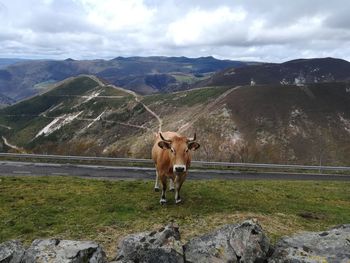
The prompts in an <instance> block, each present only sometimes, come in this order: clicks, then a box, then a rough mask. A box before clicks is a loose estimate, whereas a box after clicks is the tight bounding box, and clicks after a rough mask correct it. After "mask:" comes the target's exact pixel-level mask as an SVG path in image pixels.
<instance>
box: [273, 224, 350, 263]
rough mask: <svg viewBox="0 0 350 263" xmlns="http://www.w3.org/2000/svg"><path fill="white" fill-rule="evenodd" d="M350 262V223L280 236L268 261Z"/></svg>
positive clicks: (305, 262) (294, 262)
mask: <svg viewBox="0 0 350 263" xmlns="http://www.w3.org/2000/svg"><path fill="white" fill-rule="evenodd" d="M280 262H281V263H282V262H293V263H313V262H333V263H337V262H339V263H345V262H346V263H348V262H350V225H341V226H338V227H335V228H332V229H330V230H328V231H324V232H306V233H302V234H298V235H294V236H292V237H284V238H282V239H281V240H280V241H279V242H278V243H277V245H276V249H275V252H274V253H273V255H272V256H271V258H270V259H269V263H280Z"/></svg>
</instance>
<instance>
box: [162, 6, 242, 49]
mask: <svg viewBox="0 0 350 263" xmlns="http://www.w3.org/2000/svg"><path fill="white" fill-rule="evenodd" d="M246 16H247V14H246V12H245V11H244V10H243V9H241V8H237V10H231V9H230V8H229V7H227V6H222V7H219V8H217V9H215V10H200V9H198V8H196V9H194V10H191V11H190V12H188V13H187V14H186V15H185V17H183V18H180V19H179V20H177V21H175V22H172V23H171V24H170V25H169V28H168V31H167V37H168V38H169V39H170V40H172V41H173V42H174V44H175V45H179V46H186V45H199V44H212V43H218V42H221V40H222V39H224V38H225V37H226V36H227V35H230V34H232V33H233V31H235V30H236V29H237V27H239V26H240V23H241V22H242V21H244V19H245V18H246ZM218 29H219V30H218Z"/></svg>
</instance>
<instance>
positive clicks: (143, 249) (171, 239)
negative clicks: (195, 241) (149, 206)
mask: <svg viewBox="0 0 350 263" xmlns="http://www.w3.org/2000/svg"><path fill="white" fill-rule="evenodd" d="M116 262H118V263H131V262H139V263H146V262H162V263H177V262H179V263H182V262H184V256H183V248H182V244H181V242H180V233H179V229H178V226H177V225H173V224H170V225H168V226H166V227H163V228H161V229H159V230H158V231H153V232H144V233H138V234H132V235H128V236H126V237H125V238H124V239H123V240H122V241H121V242H120V243H119V245H118V254H117V257H116Z"/></svg>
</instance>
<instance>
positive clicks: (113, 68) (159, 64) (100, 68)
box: [0, 57, 250, 100]
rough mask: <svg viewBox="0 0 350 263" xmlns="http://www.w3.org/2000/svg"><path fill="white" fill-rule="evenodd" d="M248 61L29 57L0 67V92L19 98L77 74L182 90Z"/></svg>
mask: <svg viewBox="0 0 350 263" xmlns="http://www.w3.org/2000/svg"><path fill="white" fill-rule="evenodd" d="M248 64H250V63H247V62H240V61H230V60H218V59H215V58H213V57H201V58H186V57H129V58H124V57H117V58H114V59H111V60H102V59H99V60H73V59H66V60H60V61H59V60H30V61H22V62H18V63H11V64H10V65H8V66H6V67H4V68H0V93H2V94H5V95H6V96H8V97H10V98H12V99H15V100H21V99H24V98H27V97H30V96H33V95H36V94H40V93H42V92H45V91H47V90H48V89H49V87H50V85H51V84H52V83H55V82H57V81H61V80H64V79H66V78H69V77H75V76H78V75H80V74H92V75H96V76H98V77H99V78H101V79H103V80H104V81H106V82H108V83H111V84H114V85H117V86H120V87H125V88H126V89H130V90H133V91H136V92H137V93H139V94H152V93H156V92H171V91H176V90H185V89H188V88H189V87H190V85H192V84H193V83H195V82H197V81H198V80H203V79H205V78H208V77H209V76H211V75H212V74H214V73H215V72H217V71H220V70H223V69H225V68H232V67H234V68H237V67H242V66H245V65H248Z"/></svg>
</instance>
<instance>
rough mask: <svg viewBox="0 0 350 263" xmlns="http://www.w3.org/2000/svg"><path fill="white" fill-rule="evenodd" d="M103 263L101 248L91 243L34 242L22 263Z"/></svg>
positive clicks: (56, 240)
mask: <svg viewBox="0 0 350 263" xmlns="http://www.w3.org/2000/svg"><path fill="white" fill-rule="evenodd" d="M36 262H40V263H49V262H50V263H87V262H89V263H105V262H107V261H106V256H105V253H104V252H103V250H102V248H101V247H100V246H99V245H98V244H96V243H94V242H91V241H72V240H58V239H46V240H40V239H37V240H34V241H33V243H32V245H31V246H30V247H29V248H28V249H27V251H26V252H25V254H24V257H23V260H22V263H36Z"/></svg>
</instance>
